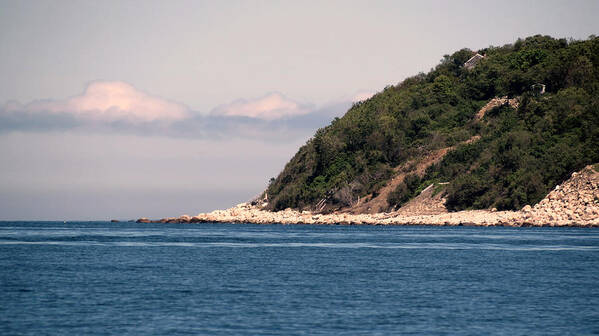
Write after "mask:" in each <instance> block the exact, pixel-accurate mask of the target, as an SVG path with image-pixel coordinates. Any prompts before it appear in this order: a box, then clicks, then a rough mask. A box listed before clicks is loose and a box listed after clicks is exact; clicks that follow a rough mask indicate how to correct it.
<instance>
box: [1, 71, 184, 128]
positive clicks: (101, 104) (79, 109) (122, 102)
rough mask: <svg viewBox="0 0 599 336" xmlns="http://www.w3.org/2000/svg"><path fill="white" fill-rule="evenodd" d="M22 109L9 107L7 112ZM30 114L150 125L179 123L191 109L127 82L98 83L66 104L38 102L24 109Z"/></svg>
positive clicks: (67, 100)
mask: <svg viewBox="0 0 599 336" xmlns="http://www.w3.org/2000/svg"><path fill="white" fill-rule="evenodd" d="M17 109H19V106H16V104H14V103H12V105H9V104H7V105H6V106H5V110H7V111H10V110H17ZM22 111H25V112H29V113H52V114H70V115H73V116H74V117H77V118H85V119H91V120H98V121H120V120H124V121H129V122H148V121H156V120H180V119H184V118H186V117H187V116H188V109H187V108H186V107H185V106H184V105H182V104H178V103H174V102H171V101H168V100H166V99H162V98H159V97H156V96H152V95H149V94H147V93H145V92H142V91H140V90H138V89H136V88H135V87H133V86H132V85H130V84H128V83H125V82H116V81H115V82H104V81H96V82H92V83H90V84H89V85H88V86H87V88H86V89H85V92H83V93H82V94H81V95H77V96H74V97H71V98H68V99H65V100H51V101H35V102H32V103H30V104H27V105H25V106H23V107H22Z"/></svg>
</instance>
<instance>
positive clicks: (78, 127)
mask: <svg viewBox="0 0 599 336" xmlns="http://www.w3.org/2000/svg"><path fill="white" fill-rule="evenodd" d="M356 97H358V96H356ZM356 97H351V98H348V99H345V100H344V101H339V102H335V103H330V104H326V105H324V106H321V107H319V108H317V107H315V106H313V105H311V104H307V103H299V102H297V101H294V100H292V99H290V98H287V97H286V96H284V95H283V94H281V93H269V94H267V95H265V96H262V97H258V98H252V99H238V100H235V101H233V102H231V103H228V104H223V105H220V106H218V107H216V108H215V109H213V110H212V111H210V112H209V113H208V114H201V113H198V112H196V111H191V110H190V109H189V108H187V107H186V106H185V105H183V104H180V103H176V102H172V101H169V100H167V99H164V98H160V97H157V96H154V95H151V94H148V93H146V92H143V91H141V90H138V89H137V88H135V87H134V86H132V85H131V84H128V83H125V82H119V81H110V82H108V81H95V82H92V83H90V84H89V85H88V86H87V88H86V89H85V90H84V92H83V93H81V94H79V95H76V96H73V97H71V98H68V99H64V100H44V101H34V102H31V103H28V104H26V105H23V104H20V103H17V102H8V103H6V104H5V105H4V106H2V107H0V132H11V131H29V132H44V131H64V130H74V131H83V132H114V133H118V134H135V135H144V136H152V135H158V136H168V137H191V138H252V139H261V140H267V141H271V140H284V141H293V140H294V139H298V138H302V137H303V138H305V137H308V136H311V135H312V134H313V133H314V131H315V130H316V129H318V128H320V127H323V126H326V125H328V124H329V123H330V121H331V120H332V119H333V118H335V117H339V116H342V115H343V114H344V113H345V111H347V109H348V108H349V107H350V106H351V104H352V102H355V101H356V99H360V98H362V97H364V96H363V95H362V94H360V95H359V97H358V98H356Z"/></svg>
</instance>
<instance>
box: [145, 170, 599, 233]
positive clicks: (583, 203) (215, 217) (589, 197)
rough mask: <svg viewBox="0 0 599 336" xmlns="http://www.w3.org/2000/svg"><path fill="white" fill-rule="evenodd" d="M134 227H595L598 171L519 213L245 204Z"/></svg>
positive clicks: (579, 174) (584, 172) (598, 222)
mask: <svg viewBox="0 0 599 336" xmlns="http://www.w3.org/2000/svg"><path fill="white" fill-rule="evenodd" d="M137 222H138V223H209V222H216V223H254V224H321V225H437V226H445V225H446V226H513V227H524V226H571V227H599V172H597V171H595V170H594V169H593V167H592V166H587V167H586V168H584V169H583V170H581V171H580V172H576V173H573V174H572V176H571V178H570V179H569V180H567V181H566V182H565V183H563V184H562V185H560V186H557V187H556V188H555V189H554V190H553V191H551V192H550V193H549V195H547V197H545V198H544V199H543V200H542V201H541V202H539V203H538V204H536V205H535V206H534V207H531V206H528V205H527V206H525V207H524V208H523V209H522V210H520V211H493V210H468V211H459V212H444V213H438V214H417V213H414V214H406V213H405V212H404V213H400V212H397V211H396V212H386V213H376V214H349V213H332V214H319V213H312V212H309V211H301V212H300V211H296V210H292V209H286V210H284V211H279V212H271V211H266V210H263V209H262V207H261V206H257V205H251V204H249V203H242V204H238V205H237V206H235V207H233V208H230V209H226V210H215V211H212V212H209V213H200V214H198V215H197V216H188V215H183V216H180V217H170V218H163V219H159V220H150V219H147V218H140V219H138V220H137Z"/></svg>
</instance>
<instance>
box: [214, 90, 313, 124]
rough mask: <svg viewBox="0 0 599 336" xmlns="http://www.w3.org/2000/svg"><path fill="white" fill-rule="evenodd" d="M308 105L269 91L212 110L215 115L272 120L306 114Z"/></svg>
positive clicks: (308, 108)
mask: <svg viewBox="0 0 599 336" xmlns="http://www.w3.org/2000/svg"><path fill="white" fill-rule="evenodd" d="M309 112H310V106H308V105H302V104H299V103H297V102H295V101H293V100H291V99H289V98H287V97H285V96H283V95H282V94H280V93H269V94H267V95H265V96H263V97H260V98H256V99H249V100H246V99H239V100H236V101H234V102H232V103H230V104H226V105H221V106H219V107H217V108H216V109H214V110H213V111H212V114H215V115H224V116H235V117H250V118H257V119H264V120H274V119H280V118H285V117H293V116H298V115H303V114H307V113H309Z"/></svg>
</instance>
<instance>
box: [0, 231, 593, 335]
mask: <svg viewBox="0 0 599 336" xmlns="http://www.w3.org/2000/svg"><path fill="white" fill-rule="evenodd" d="M598 284H599V230H598V229H584V228H501V227H432V226H393V227H383V226H307V225H253V224H137V223H123V222H121V223H109V222H67V223H63V222H0V292H1V293H0V294H1V295H0V334H2V335H396V334H402V335H592V334H599V286H598Z"/></svg>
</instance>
